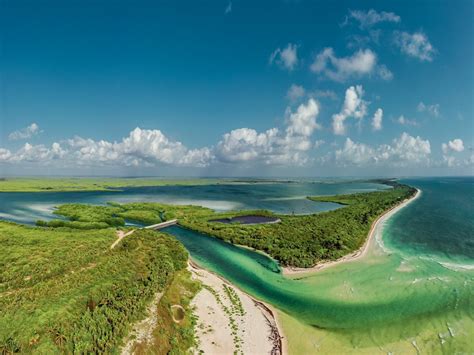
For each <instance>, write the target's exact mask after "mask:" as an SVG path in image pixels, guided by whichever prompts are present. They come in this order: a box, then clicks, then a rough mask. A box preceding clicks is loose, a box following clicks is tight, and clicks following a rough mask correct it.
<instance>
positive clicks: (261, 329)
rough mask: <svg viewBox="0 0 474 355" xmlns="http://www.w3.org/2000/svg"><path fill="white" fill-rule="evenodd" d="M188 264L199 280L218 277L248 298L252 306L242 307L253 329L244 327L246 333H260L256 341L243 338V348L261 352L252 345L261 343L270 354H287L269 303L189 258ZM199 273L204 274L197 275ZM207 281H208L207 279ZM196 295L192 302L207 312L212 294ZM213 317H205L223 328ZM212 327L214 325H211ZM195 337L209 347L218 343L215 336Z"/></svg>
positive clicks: (285, 343)
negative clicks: (201, 306) (203, 306)
mask: <svg viewBox="0 0 474 355" xmlns="http://www.w3.org/2000/svg"><path fill="white" fill-rule="evenodd" d="M188 264H189V267H188V269H189V270H190V271H191V272H192V273H193V275H195V277H196V278H198V279H200V280H201V282H203V277H202V276H204V279H205V278H209V277H212V278H214V279H218V280H219V282H221V283H222V284H223V285H225V286H227V287H232V288H234V289H235V290H236V291H237V292H238V293H240V294H241V296H244V297H245V298H248V300H249V301H250V302H251V304H252V307H248V303H247V306H246V307H244V310H245V313H246V314H249V315H250V317H247V318H250V319H251V320H252V321H251V324H248V325H247V326H250V325H253V328H254V329H253V331H250V332H249V331H248V329H246V334H247V335H249V334H252V333H260V334H258V335H259V336H258V337H257V340H256V341H252V340H250V341H248V343H246V341H245V340H244V344H242V346H243V348H245V347H247V350H248V351H250V352H255V350H260V351H259V353H262V352H263V349H254V348H253V347H254V346H255V345H257V346H259V347H262V345H263V347H264V348H266V350H267V351H268V353H270V354H275V355H279V354H287V353H288V344H287V340H286V337H284V335H283V333H282V329H283V327H282V325H281V324H280V323H279V320H278V314H277V312H276V310H275V309H274V308H273V307H272V306H271V305H269V304H267V303H265V302H262V301H260V300H257V299H255V298H254V297H252V296H251V295H249V294H248V293H247V292H245V291H243V290H242V289H241V288H239V287H237V286H235V285H234V284H232V283H230V282H229V281H228V280H226V279H225V278H223V277H221V276H220V275H218V274H216V273H215V272H213V271H210V270H207V269H205V268H203V267H201V266H199V265H198V264H197V263H196V262H194V261H193V260H192V259H191V258H190V259H189V261H188ZM200 273H201V274H204V275H199V274H200ZM207 281H209V279H208V280H207ZM208 286H209V285H208ZM214 286H216V285H214ZM203 290H206V288H203ZM203 290H201V291H200V293H202V292H203ZM198 296H199V293H198V294H197V295H196V297H195V299H194V300H193V302H201V303H204V304H205V307H206V309H207V310H206V313H208V311H209V302H212V300H210V299H211V298H214V296H212V294H210V293H209V295H205V296H204V297H201V298H205V299H206V300H202V299H201V300H198ZM243 301H244V302H243V303H244V304H245V300H243ZM195 305H196V304H195ZM197 308H199V307H197ZM198 318H199V317H198ZM206 318H207V317H206ZM215 318H216V317H215V314H214V315H213V317H212V318H207V319H206V321H207V322H208V323H211V324H210V325H211V326H212V323H216V324H215V325H217V326H219V327H220V328H223V325H222V324H218V323H219V321H218V320H216V319H215ZM212 328H214V327H212ZM265 332H266V333H265ZM198 333H199V332H198ZM204 335H205V333H204ZM254 335H255V334H254ZM265 336H266V341H264V340H263V339H264V337H265ZM197 337H198V338H199V341H200V342H203V341H204V342H207V343H211V344H212V345H211V347H212V346H214V347H215V346H216V345H218V341H216V339H215V337H214V338H211V339H205V336H204V337H203V334H197ZM252 343H253V344H252ZM209 345H210V344H207V346H208V347H209ZM249 346H250V347H252V349H249V348H248V347H249ZM209 350H210V353H213V352H214V351H215V350H216V349H214V351H213V350H212V349H209ZM223 350H224V349H220V351H222V352H223V353H227V351H223ZM227 350H228V352H230V353H232V351H230V349H227Z"/></svg>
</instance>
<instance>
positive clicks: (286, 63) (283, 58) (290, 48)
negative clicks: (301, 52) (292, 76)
mask: <svg viewBox="0 0 474 355" xmlns="http://www.w3.org/2000/svg"><path fill="white" fill-rule="evenodd" d="M297 51H298V46H297V45H296V44H292V43H288V45H287V46H286V47H285V48H283V49H281V48H277V49H275V51H273V53H272V54H271V55H270V64H273V63H277V64H278V65H280V66H281V67H282V68H285V69H288V70H290V71H291V70H293V69H294V68H295V67H296V65H297V64H298V53H297Z"/></svg>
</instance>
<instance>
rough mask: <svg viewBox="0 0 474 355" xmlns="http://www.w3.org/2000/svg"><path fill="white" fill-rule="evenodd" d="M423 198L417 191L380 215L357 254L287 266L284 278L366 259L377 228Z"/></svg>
mask: <svg viewBox="0 0 474 355" xmlns="http://www.w3.org/2000/svg"><path fill="white" fill-rule="evenodd" d="M420 196H421V190H419V189H416V194H415V195H414V196H412V197H410V198H409V199H406V200H404V201H402V202H400V203H399V204H398V205H396V206H394V207H392V208H391V209H389V210H388V211H386V212H384V213H383V214H382V215H380V216H379V217H378V218H377V219H376V220H375V221H374V222H373V223H372V225H371V226H370V230H369V233H368V235H367V238H366V240H365V242H364V245H362V247H360V248H359V249H358V250H356V251H355V252H353V253H351V254H348V255H344V256H343V257H341V258H339V259H337V260H330V261H322V262H319V263H317V264H316V265H314V266H312V267H310V268H297V267H291V266H285V267H282V268H281V271H282V274H283V276H289V277H291V276H295V275H303V274H313V273H316V272H318V271H321V270H324V269H327V268H329V267H332V266H334V265H338V264H343V263H348V262H352V261H355V260H358V259H360V258H362V257H364V256H365V255H366V254H367V252H368V251H369V249H370V246H371V244H372V243H373V240H374V238H375V234H376V233H375V232H376V230H377V227H378V226H379V225H380V224H382V223H383V222H385V221H386V220H387V219H389V218H390V217H391V216H392V215H394V214H395V213H397V212H398V211H399V210H401V209H402V208H404V207H406V206H408V205H409V204H410V203H411V202H413V201H415V200H416V199H417V198H418V197H420Z"/></svg>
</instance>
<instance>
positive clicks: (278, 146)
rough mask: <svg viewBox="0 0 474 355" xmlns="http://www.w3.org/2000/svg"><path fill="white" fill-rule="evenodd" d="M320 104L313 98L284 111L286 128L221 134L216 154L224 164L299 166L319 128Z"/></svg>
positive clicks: (233, 131)
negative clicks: (251, 163)
mask: <svg viewBox="0 0 474 355" xmlns="http://www.w3.org/2000/svg"><path fill="white" fill-rule="evenodd" d="M318 114H319V106H318V104H317V102H316V101H315V100H314V99H309V100H308V101H307V102H306V103H303V104H301V105H299V106H298V108H297V109H296V111H295V112H293V111H292V110H291V109H289V108H288V109H287V111H286V123H287V127H286V129H285V131H280V130H279V129H278V128H271V129H269V130H267V131H265V132H262V133H258V132H257V131H255V130H254V129H250V128H239V129H235V130H232V131H231V132H229V133H226V134H224V135H223V137H222V139H221V141H219V143H218V144H217V147H216V149H215V154H216V157H217V159H218V160H219V161H222V162H225V163H236V162H252V161H254V162H255V161H256V162H263V163H264V164H267V165H273V164H275V165H278V164H289V165H302V164H304V163H305V162H306V161H307V160H308V157H307V154H306V152H307V151H308V150H310V149H311V147H312V143H311V136H312V134H313V133H314V131H315V130H316V129H317V128H318V124H317V122H316V118H317V116H318Z"/></svg>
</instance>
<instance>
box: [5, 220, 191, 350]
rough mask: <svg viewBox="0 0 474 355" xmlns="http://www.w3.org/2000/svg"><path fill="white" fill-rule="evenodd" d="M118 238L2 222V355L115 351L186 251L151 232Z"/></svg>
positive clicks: (103, 232)
mask: <svg viewBox="0 0 474 355" xmlns="http://www.w3.org/2000/svg"><path fill="white" fill-rule="evenodd" d="M115 238H116V235H115V230H114V229H101V230H89V231H80V230H74V229H67V228H56V229H50V228H34V227H26V226H20V225H16V224H13V223H6V222H0V244H1V245H2V248H0V309H1V317H0V353H2V354H4V353H13V352H26V353H31V352H37V353H58V352H63V353H104V352H107V353H108V352H116V351H117V349H118V347H119V346H120V344H121V341H122V339H123V337H124V336H125V335H126V334H127V333H128V331H129V330H130V324H132V323H133V322H135V321H137V320H139V319H140V318H141V317H143V316H144V314H145V309H146V305H147V303H149V302H150V301H151V299H152V297H153V295H154V294H155V293H156V292H158V291H160V290H165V289H166V287H167V286H168V285H169V283H170V282H171V281H172V280H173V282H175V281H174V280H176V278H175V275H176V273H177V272H180V270H184V269H185V268H186V265H187V258H188V254H187V252H186V250H185V249H184V247H183V246H182V245H181V244H180V243H179V242H177V241H176V240H175V239H173V238H171V237H168V236H166V235H163V234H160V233H157V232H153V231H145V230H138V231H136V232H135V233H134V234H133V235H131V236H129V237H127V238H125V239H124V240H123V241H122V242H121V243H120V244H119V245H118V247H117V248H115V249H113V250H110V244H111V243H112V242H113V241H114V240H115Z"/></svg>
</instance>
